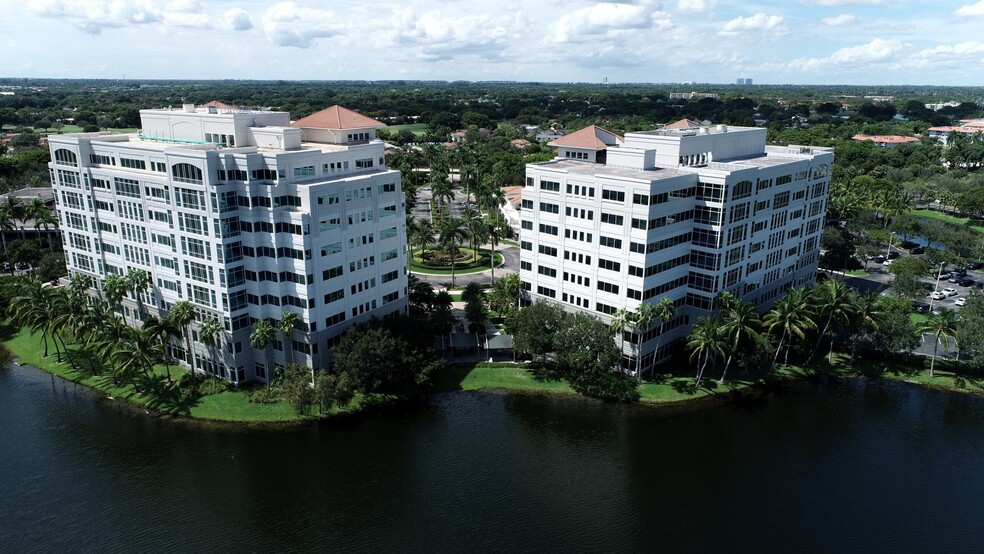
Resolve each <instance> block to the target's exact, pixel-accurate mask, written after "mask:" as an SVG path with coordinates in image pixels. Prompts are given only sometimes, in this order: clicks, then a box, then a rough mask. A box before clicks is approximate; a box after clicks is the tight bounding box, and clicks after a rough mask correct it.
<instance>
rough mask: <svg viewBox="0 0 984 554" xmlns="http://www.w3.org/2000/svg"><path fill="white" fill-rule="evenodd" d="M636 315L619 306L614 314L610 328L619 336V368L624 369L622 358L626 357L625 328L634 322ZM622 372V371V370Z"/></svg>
mask: <svg viewBox="0 0 984 554" xmlns="http://www.w3.org/2000/svg"><path fill="white" fill-rule="evenodd" d="M634 317H635V315H634V314H633V313H632V312H630V311H628V310H626V309H625V308H619V309H618V310H615V313H614V314H612V321H611V323H610V324H609V326H610V327H609V328H610V329H611V330H612V333H614V334H615V336H617V337H618V338H619V345H618V352H619V369H620V370H621V369H622V360H623V359H625V328H626V327H628V326H631V325H632V324H633V323H634ZM620 373H621V372H620Z"/></svg>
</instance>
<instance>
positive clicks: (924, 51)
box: [0, 0, 984, 85]
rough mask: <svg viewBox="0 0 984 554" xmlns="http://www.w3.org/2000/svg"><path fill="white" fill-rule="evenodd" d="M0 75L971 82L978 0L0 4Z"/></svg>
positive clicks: (980, 18)
mask: <svg viewBox="0 0 984 554" xmlns="http://www.w3.org/2000/svg"><path fill="white" fill-rule="evenodd" d="M0 13H2V14H3V16H4V20H5V21H4V23H5V24H4V26H3V27H4V31H3V33H0V76H4V77H84V78H121V77H124V76H125V77H126V78H128V79H130V78H137V79H141V78H142V79H154V78H160V79H170V78H175V79H211V78H215V79H447V80H459V79H461V80H512V81H554V82H568V81H585V82H600V81H601V80H602V79H604V78H605V77H607V78H608V80H609V82H661V83H663V82H681V81H697V82H709V83H733V82H735V79H736V78H738V77H750V78H753V79H754V80H755V82H756V83H761V84H783V83H796V84H872V85H875V84H941V85H980V84H982V83H981V75H984V71H982V70H984V34H982V33H981V28H982V25H984V0H979V1H977V2H976V3H975V2H974V0H956V1H949V0H936V1H925V0H755V1H753V0H741V1H729V0H663V1H656V0H636V1H629V0H625V1H623V2H605V1H601V2H598V1H586V0H525V1H522V2H519V1H514V0H410V1H407V0H402V1H399V2H390V1H388V0H371V1H365V0H363V1H348V0H320V1H315V0H293V1H283V2H281V1H273V0H0Z"/></svg>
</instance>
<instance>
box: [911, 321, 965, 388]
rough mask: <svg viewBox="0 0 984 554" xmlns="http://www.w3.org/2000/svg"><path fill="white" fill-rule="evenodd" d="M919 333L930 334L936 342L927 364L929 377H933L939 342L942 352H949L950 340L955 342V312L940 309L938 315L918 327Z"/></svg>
mask: <svg viewBox="0 0 984 554" xmlns="http://www.w3.org/2000/svg"><path fill="white" fill-rule="evenodd" d="M919 331H920V332H921V333H932V334H933V337H934V338H935V340H936V342H935V343H934V344H933V358H932V359H931V360H930V362H929V377H930V378H932V377H934V374H933V369H934V367H935V365H936V352H937V350H938V349H939V347H940V340H941V339H942V340H943V351H944V352H949V350H950V339H951V338H953V339H954V340H956V334H957V312H955V311H953V310H951V309H948V308H940V310H939V313H937V314H932V315H930V316H929V318H928V319H927V320H926V321H924V322H923V323H922V325H920V326H919Z"/></svg>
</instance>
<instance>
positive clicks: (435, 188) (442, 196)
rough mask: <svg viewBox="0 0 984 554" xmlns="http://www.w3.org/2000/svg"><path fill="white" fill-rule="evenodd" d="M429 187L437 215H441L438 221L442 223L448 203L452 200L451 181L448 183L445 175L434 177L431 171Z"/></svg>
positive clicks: (452, 189)
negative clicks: (436, 208)
mask: <svg viewBox="0 0 984 554" xmlns="http://www.w3.org/2000/svg"><path fill="white" fill-rule="evenodd" d="M430 187H431V195H432V198H433V199H434V200H435V201H436V202H437V205H438V213H439V214H441V217H440V219H441V220H442V221H443V220H444V219H445V212H446V211H447V206H448V202H450V201H452V200H454V188H453V186H452V185H451V181H448V178H447V175H441V174H439V175H434V173H433V170H432V172H431V181H430Z"/></svg>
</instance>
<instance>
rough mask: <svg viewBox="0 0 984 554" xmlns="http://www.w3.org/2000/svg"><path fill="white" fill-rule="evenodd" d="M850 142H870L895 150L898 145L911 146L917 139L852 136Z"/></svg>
mask: <svg viewBox="0 0 984 554" xmlns="http://www.w3.org/2000/svg"><path fill="white" fill-rule="evenodd" d="M851 140H856V141H870V142H873V143H875V144H877V145H878V146H881V147H882V148H895V147H897V146H898V145H900V144H913V143H917V142H919V138H918V137H902V136H898V135H854V136H853V137H851Z"/></svg>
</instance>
